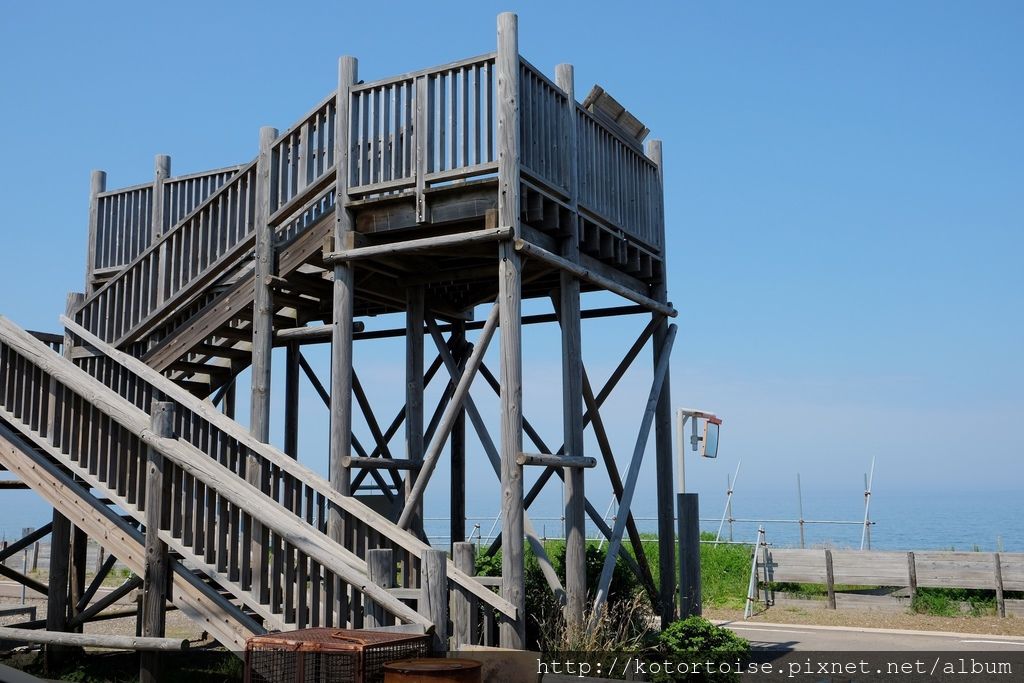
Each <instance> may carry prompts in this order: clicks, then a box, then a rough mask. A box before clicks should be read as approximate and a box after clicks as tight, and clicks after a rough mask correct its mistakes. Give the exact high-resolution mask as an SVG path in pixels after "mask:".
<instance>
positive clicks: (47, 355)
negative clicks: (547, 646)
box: [0, 317, 515, 647]
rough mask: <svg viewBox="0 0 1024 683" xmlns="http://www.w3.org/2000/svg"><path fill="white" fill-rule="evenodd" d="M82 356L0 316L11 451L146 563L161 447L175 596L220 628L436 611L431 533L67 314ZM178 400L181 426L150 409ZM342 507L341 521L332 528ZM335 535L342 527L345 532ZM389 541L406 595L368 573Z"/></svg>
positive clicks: (0, 405) (21, 468)
mask: <svg viewBox="0 0 1024 683" xmlns="http://www.w3.org/2000/svg"><path fill="white" fill-rule="evenodd" d="M65 322H66V324H67V326H68V338H69V339H70V340H71V341H72V347H73V348H75V349H77V350H78V351H80V353H77V354H76V359H77V363H78V365H76V364H75V363H73V362H71V361H70V360H68V359H66V358H64V357H63V356H61V355H59V354H57V353H55V352H54V351H53V350H51V349H50V348H48V347H47V346H46V345H45V344H43V343H42V342H40V341H38V340H36V339H35V338H33V337H32V336H31V335H30V334H28V333H27V332H25V331H23V330H21V329H20V328H18V327H17V326H15V325H14V324H12V323H11V322H10V321H8V320H7V319H5V318H2V317H0V420H2V423H0V464H3V465H4V466H6V467H7V468H8V469H10V470H11V471H12V472H14V473H16V474H17V475H18V476H19V477H20V478H21V479H22V481H24V482H25V483H26V484H28V485H29V486H30V487H31V488H33V489H34V490H36V491H37V492H38V493H40V495H42V496H43V497H44V498H45V499H46V500H47V501H48V502H50V503H51V504H52V505H54V507H55V508H56V509H58V510H59V511H61V512H62V514H65V515H66V516H67V517H69V518H70V519H71V520H72V522H73V523H74V524H75V525H76V526H79V527H80V528H82V529H83V530H84V531H86V533H88V535H89V536H90V537H92V538H94V539H96V540H98V541H99V542H100V543H101V544H103V545H104V546H107V547H108V550H109V551H110V552H111V553H113V554H116V555H117V557H118V558H119V559H121V560H122V561H123V562H125V564H126V565H128V566H129V567H130V568H131V569H132V570H133V571H135V572H136V573H140V572H141V571H142V570H143V562H144V560H143V553H142V548H143V546H142V542H143V535H142V533H141V532H140V531H139V530H138V529H136V528H134V527H132V526H131V525H129V524H128V523H127V522H126V521H125V520H124V519H122V518H121V517H119V516H118V515H117V514H114V513H113V512H111V510H110V509H109V507H107V506H106V505H105V504H104V503H102V500H103V499H106V500H109V501H113V503H114V504H115V505H116V506H117V507H118V508H119V509H120V510H122V511H123V512H124V513H125V514H126V515H128V516H129V517H130V518H132V519H134V520H135V521H137V522H138V523H139V524H142V523H143V522H144V519H145V494H144V491H145V463H146V453H147V450H148V449H153V450H154V451H155V452H156V453H158V454H159V455H160V456H161V457H162V458H163V459H164V465H165V471H164V477H165V479H164V480H165V482H167V484H166V486H167V489H166V491H165V497H166V500H165V503H164V505H165V510H164V514H163V525H162V526H163V527H164V528H162V529H161V530H160V533H159V536H160V540H161V541H162V542H164V543H165V544H166V545H167V546H168V548H169V549H170V551H171V552H172V553H173V556H174V558H176V559H175V562H174V591H173V601H174V603H175V604H176V605H178V606H179V607H180V608H181V609H182V610H183V612H184V613H186V614H187V615H188V616H190V617H192V618H193V619H196V620H197V621H199V622H201V623H202V624H203V625H204V629H206V630H207V631H209V632H210V633H211V634H213V635H214V637H216V638H217V639H218V640H220V641H221V642H222V643H224V644H226V645H230V646H232V647H237V646H239V645H240V644H241V643H243V642H244V639H245V638H246V637H247V636H249V635H252V634H253V633H259V632H262V631H264V630H275V629H289V628H304V627H307V626H321V625H322V626H346V625H348V626H355V627H358V626H360V625H361V624H362V617H363V614H364V613H365V612H366V610H367V609H369V608H375V609H378V610H383V612H385V613H386V614H388V615H390V618H391V619H393V620H394V621H397V622H402V623H419V624H423V625H424V626H429V625H430V623H429V621H428V620H427V619H426V618H425V617H424V616H422V615H421V614H419V613H418V612H417V611H416V610H415V609H413V607H411V606H410V604H409V598H408V590H407V589H408V588H409V587H415V586H416V582H417V580H418V577H419V573H420V557H421V555H422V553H423V552H424V551H426V550H428V549H429V548H428V546H427V545H426V544H425V543H423V542H422V541H420V540H419V539H418V538H416V537H415V536H413V535H412V534H410V533H409V532H406V531H404V530H402V529H400V528H399V527H397V526H396V525H394V524H392V523H391V522H390V521H389V520H387V519H386V518H384V517H383V516H381V515H379V514H377V513H375V512H374V511H373V510H371V509H369V508H368V507H366V506H365V505H363V504H362V503H360V502H359V501H358V500H356V499H354V498H351V497H346V496H342V495H340V494H338V493H337V492H335V491H334V490H333V489H332V488H331V486H330V484H329V483H328V482H327V481H326V480H324V479H323V478H322V477H320V476H319V475H317V474H316V473H314V472H312V471H311V470H309V469H308V468H306V467H304V466H303V465H301V464H299V463H298V462H296V461H295V460H293V459H291V458H290V457H288V456H287V455H285V454H284V453H282V452H280V451H278V450H277V449H275V448H273V447H272V446H269V445H267V444H263V443H260V442H259V441H257V440H256V439H254V438H253V437H251V436H250V435H249V434H248V432H247V430H246V429H245V428H243V427H242V426H241V425H239V424H237V423H236V422H234V421H233V420H231V419H229V418H228V417H227V416H225V415H223V414H222V413H220V412H218V411H217V410H216V409H214V408H213V407H212V406H211V404H209V403H208V402H206V401H202V400H200V399H198V398H196V397H195V396H194V395H193V394H191V393H189V392H188V391H186V390H184V389H182V388H181V387H179V386H177V385H176V384H175V383H174V382H173V381H171V380H170V379H168V378H166V377H164V376H162V375H161V374H160V373H158V372H157V371H155V370H153V369H152V368H150V367H148V366H147V365H146V364H144V363H142V362H141V361H139V360H138V359H136V358H134V357H132V356H130V355H128V354H126V353H123V352H121V351H118V350H116V349H115V348H113V347H112V346H111V345H109V344H106V343H105V342H103V341H102V340H101V339H100V338H99V337H97V336H95V335H93V334H91V333H90V332H88V331H87V330H86V329H85V328H83V327H82V326H80V325H78V324H77V323H75V322H73V321H71V320H68V319H65ZM154 400H161V401H170V402H172V403H174V404H175V407H176V410H175V425H174V427H175V430H174V432H175V437H174V438H163V437H159V436H156V435H155V434H154V433H153V432H152V431H151V429H150V417H149V415H148V409H149V406H150V405H151V403H152V402H153V401H154ZM330 515H336V521H337V525H336V526H335V527H334V529H336V530H340V531H337V532H336V533H333V534H332V535H329V534H328V533H327V529H328V525H327V520H328V517H329V516H330ZM332 536H333V537H332ZM380 548H387V549H391V550H392V552H393V554H394V557H395V558H396V559H397V560H398V562H397V564H398V565H399V567H400V575H401V577H402V586H403V587H404V588H405V589H406V593H405V594H402V599H399V597H397V594H396V593H392V592H389V591H388V590H385V589H383V588H381V587H379V586H377V585H376V584H374V583H372V582H370V581H369V579H368V578H367V565H366V561H365V557H366V552H367V551H368V550H371V549H380ZM447 576H448V581H449V584H450V587H451V588H457V589H459V590H461V591H462V592H464V593H468V594H470V595H473V596H475V597H476V598H478V599H480V600H481V602H482V603H484V604H486V605H488V606H489V607H491V608H493V609H494V610H496V611H497V612H500V613H502V614H505V615H508V616H509V617H510V618H515V608H514V607H513V606H512V605H511V604H510V603H508V602H507V601H506V600H504V599H502V598H500V597H499V596H497V595H495V594H494V593H493V592H491V591H490V590H489V589H487V588H485V587H484V586H483V585H482V584H480V583H479V582H478V581H476V580H475V579H473V578H472V577H470V576H468V575H466V574H464V573H463V572H461V571H459V570H458V569H457V568H456V567H455V566H454V564H452V563H451V561H449V563H448V567H447Z"/></svg>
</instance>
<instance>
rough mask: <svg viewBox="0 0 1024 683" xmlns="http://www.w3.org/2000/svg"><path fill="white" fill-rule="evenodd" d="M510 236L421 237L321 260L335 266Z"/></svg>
mask: <svg viewBox="0 0 1024 683" xmlns="http://www.w3.org/2000/svg"><path fill="white" fill-rule="evenodd" d="M511 234H512V231H511V229H510V228H507V227H505V228H489V229H483V230H470V231H467V232H458V233H452V234H449V235H438V236H435V237H422V238H419V239H411V240H401V241H397V242H389V243H387V244H374V245H370V246H366V247H355V248H352V249H342V250H340V251H331V252H327V253H325V254H324V255H323V260H324V263H329V264H337V263H342V262H346V261H357V260H361V259H373V258H380V257H382V256H394V255H396V254H410V253H418V252H423V251H431V250H433V249H442V248H446V247H464V246H469V245H471V244H481V243H488V242H500V241H502V240H507V239H510V237H511Z"/></svg>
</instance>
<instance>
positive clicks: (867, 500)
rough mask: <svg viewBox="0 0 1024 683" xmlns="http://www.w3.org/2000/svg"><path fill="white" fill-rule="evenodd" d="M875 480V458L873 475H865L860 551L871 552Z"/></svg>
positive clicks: (872, 462)
mask: <svg viewBox="0 0 1024 683" xmlns="http://www.w3.org/2000/svg"><path fill="white" fill-rule="evenodd" d="M874 479H875V458H874V456H872V457H871V473H870V474H865V475H864V528H863V530H862V531H861V534H860V549H861V550H864V549H865V544H866V547H867V549H868V550H871V484H872V482H873V481H874Z"/></svg>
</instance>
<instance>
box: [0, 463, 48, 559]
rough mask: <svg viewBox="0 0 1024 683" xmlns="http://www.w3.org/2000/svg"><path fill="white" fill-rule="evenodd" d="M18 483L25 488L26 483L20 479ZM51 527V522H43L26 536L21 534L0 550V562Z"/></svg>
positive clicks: (27, 545)
mask: <svg viewBox="0 0 1024 683" xmlns="http://www.w3.org/2000/svg"><path fill="white" fill-rule="evenodd" d="M18 483H19V484H22V485H23V486H24V487H25V488H28V484H24V483H23V482H20V481H19V482H18ZM51 529H53V522H47V523H46V524H44V525H43V526H41V527H39V528H38V529H36V530H35V531H33V532H32V533H30V534H28V535H26V536H22V537H21V538H19V539H18V540H17V541H15V542H14V543H11V544H10V545H9V546H7V547H6V548H4V549H3V550H0V562H5V561H6V560H7V558H9V557H14V556H15V555H17V554H18V553H19V552H21V551H22V550H24V549H25V548H27V547H29V546H30V545H32V544H33V543H35V542H36V541H38V540H40V539H42V538H44V537H45V536H46V535H47V534H49V533H50V530H51Z"/></svg>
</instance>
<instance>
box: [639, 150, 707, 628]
mask: <svg viewBox="0 0 1024 683" xmlns="http://www.w3.org/2000/svg"><path fill="white" fill-rule="evenodd" d="M647 156H648V157H649V158H650V159H651V161H653V162H654V164H655V165H656V166H657V167H658V186H657V190H656V193H657V196H656V197H652V198H651V201H654V202H656V203H657V205H658V215H659V217H660V218H659V222H660V230H661V234H662V235H664V232H665V221H664V195H663V183H664V171H663V167H662V150H661V140H651V141H650V142H648V143H647ZM661 258H662V265H661V274H660V277H659V279H658V280H657V282H655V283H654V287H653V290H654V291H653V297H654V299H655V300H656V301H657V302H658V303H661V304H668V283H667V282H666V274H667V272H668V267H667V263H666V256H665V251H664V249H663V250H662V252H661ZM657 317H658V315H657V314H655V315H654V318H657ZM667 334H668V319H667V318H665V317H664V316H661V320H659V322H658V326H657V328H656V329H655V331H654V344H653V346H654V365H655V367H657V365H658V363H659V362H661V353H662V350H663V349H664V346H665V344H664V342H665V338H666V335H667ZM670 375H671V373H668V375H666V377H665V383H664V385H663V386H662V388H661V396H660V397H659V399H658V407H657V410H656V414H655V420H654V447H655V472H656V477H657V481H656V483H655V491H656V493H657V499H658V541H659V542H658V567H659V575H660V579H661V585H660V586H659V591H658V592H659V597H660V598H661V609H660V614H661V627H662V628H666V627H667V626H668V625H669V624H670V623H671V622H672V620H673V619H674V618H675V600H674V599H673V595H672V593H673V592H674V591H673V585H672V583H673V579H674V577H675V575H676V571H675V553H674V548H673V543H672V533H673V527H674V526H675V525H674V524H673V521H674V520H673V517H674V514H673V512H674V511H673V507H674V506H673V497H672V387H671V377H670ZM698 580H699V575H698Z"/></svg>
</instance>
